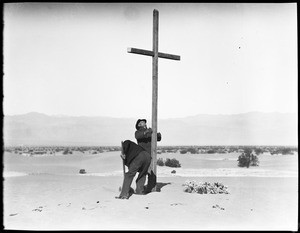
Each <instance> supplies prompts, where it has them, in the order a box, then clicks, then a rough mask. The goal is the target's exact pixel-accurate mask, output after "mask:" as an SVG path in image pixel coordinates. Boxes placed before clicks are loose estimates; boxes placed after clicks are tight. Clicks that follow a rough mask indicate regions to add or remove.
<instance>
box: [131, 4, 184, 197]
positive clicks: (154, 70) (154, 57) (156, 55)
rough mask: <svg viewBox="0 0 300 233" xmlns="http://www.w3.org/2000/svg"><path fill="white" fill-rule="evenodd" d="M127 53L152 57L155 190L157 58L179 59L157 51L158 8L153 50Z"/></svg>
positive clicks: (152, 152) (155, 16)
mask: <svg viewBox="0 0 300 233" xmlns="http://www.w3.org/2000/svg"><path fill="white" fill-rule="evenodd" d="M127 52H128V53H135V54H140V55H146V56H151V57H152V131H153V132H152V138H151V157H152V160H151V163H152V168H153V174H154V188H153V191H156V178H157V176H156V174H157V170H156V161H157V94H158V80H157V78H158V58H159V57H160V58H166V59H171V60H180V56H178V55H173V54H168V53H160V52H158V10H155V9H154V10H153V50H152V51H150V50H144V49H137V48H128V49H127Z"/></svg>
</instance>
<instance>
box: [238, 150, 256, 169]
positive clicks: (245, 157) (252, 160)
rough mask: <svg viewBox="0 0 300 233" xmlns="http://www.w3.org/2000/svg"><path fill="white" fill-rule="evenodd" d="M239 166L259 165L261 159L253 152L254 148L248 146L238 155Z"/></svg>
mask: <svg viewBox="0 0 300 233" xmlns="http://www.w3.org/2000/svg"><path fill="white" fill-rule="evenodd" d="M237 161H238V166H239V167H247V168H249V166H258V164H259V161H258V157H257V156H256V155H254V154H253V153H252V150H251V149H249V148H246V149H245V150H244V152H243V153H242V154H241V155H240V156H239V157H238V160H237Z"/></svg>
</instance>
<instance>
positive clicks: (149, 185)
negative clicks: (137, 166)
mask: <svg viewBox="0 0 300 233" xmlns="http://www.w3.org/2000/svg"><path fill="white" fill-rule="evenodd" d="M147 175H148V183H147V187H146V190H145V193H150V192H152V191H153V188H154V187H155V186H156V175H155V174H154V172H153V171H152V170H151V172H150V173H148V174H147Z"/></svg>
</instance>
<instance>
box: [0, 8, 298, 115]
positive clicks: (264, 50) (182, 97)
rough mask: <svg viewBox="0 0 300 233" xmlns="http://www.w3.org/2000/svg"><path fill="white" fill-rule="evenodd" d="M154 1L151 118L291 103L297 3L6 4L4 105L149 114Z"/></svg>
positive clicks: (18, 110)
mask: <svg viewBox="0 0 300 233" xmlns="http://www.w3.org/2000/svg"><path fill="white" fill-rule="evenodd" d="M153 9H157V10H158V11H159V51H160V52H165V53H172V54H177V55H180V56H181V61H174V60H167V59H159V63H158V118H174V117H185V116H191V115H196V114H202V113H207V114H236V113H244V112H249V111H262V112H274V111H276V112H298V109H297V104H298V102H297V96H298V90H297V85H298V72H297V5H296V3H286V4H285V3H276V4H270V3H267V4H259V3H256V4H250V3H243V4H236V3H233V4H229V3H224V4H220V3H215V4H207V3H206V4H204V3H189V4H187V3H173V4H170V3H148V4H145V3H140V4H137V3H132V4H129V3H123V4H120V3H118V4H104V3H86V4H83V3H51V4H50V3H34V4H33V3H9V4H7V3H6V4H5V5H4V78H3V79H4V80H3V83H4V102H3V108H4V114H5V115H12V114H23V113H27V112H31V111H36V112H41V113H45V114H49V115H56V114H63V115H72V116H111V117H134V118H147V119H150V118H151V107H152V58H151V57H148V56H141V55H136V54H130V53H127V48H128V47H136V48H141V49H147V50H151V49H152V23H153Z"/></svg>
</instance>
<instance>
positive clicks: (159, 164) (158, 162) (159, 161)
mask: <svg viewBox="0 0 300 233" xmlns="http://www.w3.org/2000/svg"><path fill="white" fill-rule="evenodd" d="M156 164H157V165H158V166H164V165H165V163H164V160H163V159H162V158H159V159H158V160H157V161H156Z"/></svg>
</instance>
